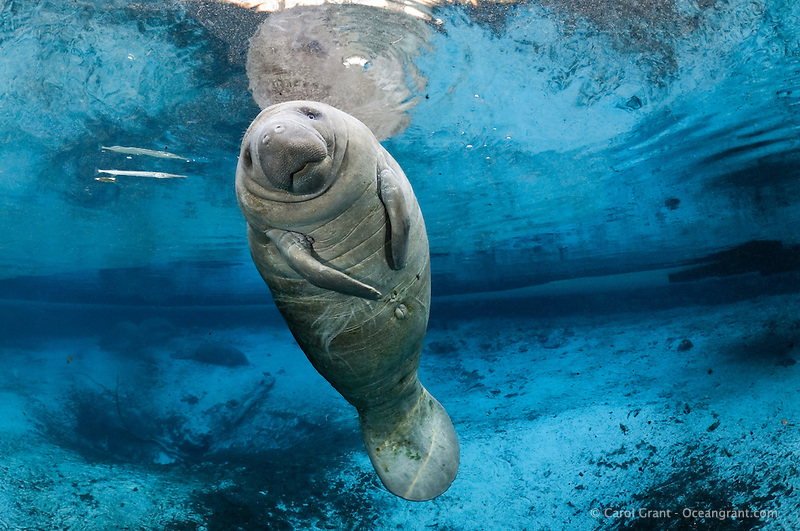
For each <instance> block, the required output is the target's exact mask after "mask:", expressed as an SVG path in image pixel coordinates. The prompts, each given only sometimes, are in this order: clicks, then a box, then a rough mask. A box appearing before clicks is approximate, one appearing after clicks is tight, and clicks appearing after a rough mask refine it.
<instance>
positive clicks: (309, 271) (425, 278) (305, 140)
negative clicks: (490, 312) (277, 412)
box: [236, 101, 459, 501]
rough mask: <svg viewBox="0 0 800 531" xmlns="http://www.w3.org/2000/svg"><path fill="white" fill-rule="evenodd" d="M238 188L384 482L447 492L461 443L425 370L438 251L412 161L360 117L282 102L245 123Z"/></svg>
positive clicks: (250, 224) (307, 337) (316, 355)
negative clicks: (423, 378) (409, 175)
mask: <svg viewBox="0 0 800 531" xmlns="http://www.w3.org/2000/svg"><path fill="white" fill-rule="evenodd" d="M236 195H237V198H238V201H239V206H240V208H241V210H242V213H243V214H244V217H245V220H246V221H247V236H248V241H249V245H250V252H251V255H252V258H253V262H254V263H255V265H256V268H257V269H258V271H259V273H260V274H261V277H262V278H263V279H264V281H265V282H266V284H267V286H269V289H270V291H271V293H272V296H273V298H274V300H275V304H276V305H277V307H278V309H279V310H280V312H281V314H282V315H283V318H284V319H285V321H286V323H287V324H288V326H289V329H290V330H291V332H292V335H293V336H294V338H295V340H296V341H297V343H298V344H299V345H300V348H301V349H302V350H303V351H304V352H305V354H306V356H307V357H308V359H309V361H311V363H312V365H313V366H314V368H316V369H317V371H319V373H320V374H321V375H322V376H323V377H325V379H326V380H328V382H330V383H331V385H333V387H334V388H335V389H336V390H337V391H338V392H339V393H340V394H341V395H342V396H344V398H345V399H346V400H347V401H348V402H349V403H350V404H352V405H353V406H354V407H355V408H356V410H357V411H358V417H359V424H360V427H361V433H362V436H363V439H364V444H365V445H366V448H367V452H368V454H369V457H370V460H371V461H372V464H373V466H374V467H375V470H376V472H377V473H378V476H379V477H380V479H381V481H382V482H383V484H384V485H385V486H386V488H387V489H388V490H389V491H390V492H392V493H393V494H396V495H397V496H400V497H402V498H405V499H407V500H413V501H425V500H430V499H432V498H434V497H436V496H438V495H439V494H441V493H443V492H444V491H445V490H447V488H448V487H449V486H450V484H451V483H452V482H453V480H454V479H455V476H456V473H457V471H458V464H459V445H458V438H457V436H456V433H455V430H454V429H453V423H452V422H451V420H450V417H449V416H448V415H447V412H446V411H445V410H444V408H443V407H442V406H441V404H439V402H437V401H436V399H434V398H433V397H432V396H431V395H430V393H428V391H427V390H426V389H425V388H424V387H423V386H422V384H421V383H420V381H419V379H418V377H417V369H418V366H419V357H420V351H421V348H422V342H423V338H424V336H425V331H426V328H427V324H428V314H429V308H430V278H431V277H430V255H429V251H428V237H427V233H426V231H425V224H424V221H423V219H422V213H421V211H420V208H419V205H418V203H417V199H416V197H415V196H414V192H413V190H412V189H411V185H410V184H409V182H408V179H406V176H405V174H404V173H403V170H402V169H401V168H400V166H399V165H398V164H397V162H396V161H395V160H394V159H393V158H392V157H391V155H389V153H388V152H387V151H386V150H385V149H384V148H383V147H382V146H381V145H380V144H379V143H378V141H377V140H376V138H375V136H374V135H373V134H372V133H371V132H370V130H369V129H368V128H367V127H366V126H365V125H364V124H363V123H361V122H360V121H358V120H357V119H356V118H354V117H352V116H350V115H349V114H347V113H345V112H343V111H341V110H339V109H336V108H334V107H331V106H329V105H326V104H323V103H317V102H311V101H293V102H286V103H280V104H277V105H273V106H271V107H267V108H266V109H264V110H263V111H262V112H261V113H260V114H259V115H258V116H257V117H256V118H255V120H254V121H253V123H252V124H251V125H250V127H249V128H248V129H247V132H246V133H245V135H244V139H243V141H242V146H241V152H240V156H239V164H238V167H237V168H236Z"/></svg>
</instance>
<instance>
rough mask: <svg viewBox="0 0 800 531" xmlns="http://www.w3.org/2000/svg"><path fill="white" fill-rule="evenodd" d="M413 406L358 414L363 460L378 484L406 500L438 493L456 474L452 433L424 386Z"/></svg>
mask: <svg viewBox="0 0 800 531" xmlns="http://www.w3.org/2000/svg"><path fill="white" fill-rule="evenodd" d="M420 389H421V393H420V394H419V399H418V401H416V403H415V405H414V406H413V407H411V408H410V409H409V410H408V411H406V412H403V413H399V414H397V415H388V416H385V415H380V416H374V417H378V418H379V419H380V420H378V421H377V422H371V421H370V418H371V417H373V416H371V415H369V412H365V413H366V414H361V415H360V417H359V419H360V421H361V434H362V435H363V437H364V444H365V445H366V447H367V452H368V453H369V458H370V460H371V461H372V465H373V466H374V467H375V471H376V472H377V473H378V476H379V477H380V478H381V481H382V482H383V484H384V486H385V487H386V488H387V489H388V490H389V491H390V492H391V493H392V494H395V495H397V496H400V497H401V498H405V499H406V500H410V501H427V500H430V499H433V498H435V497H436V496H438V495H440V494H442V493H443V492H444V491H446V490H447V489H448V487H450V484H451V483H452V482H453V480H454V479H455V478H456V474H457V473H458V463H459V447H458V437H457V436H456V432H455V429H453V423H452V421H451V420H450V417H449V416H448V415H447V412H446V411H445V410H444V408H443V407H442V405H441V404H439V402H437V401H436V399H435V398H433V397H432V396H431V395H430V393H428V391H426V390H425V388H424V387H422V386H420Z"/></svg>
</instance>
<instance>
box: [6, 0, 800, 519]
mask: <svg viewBox="0 0 800 531" xmlns="http://www.w3.org/2000/svg"><path fill="white" fill-rule="evenodd" d="M301 10H302V8H296V9H291V10H285V11H282V12H279V13H275V14H271V15H268V14H266V13H261V12H256V11H254V10H248V9H244V8H241V7H238V6H234V5H231V4H230V3H214V2H207V1H194V0H186V1H179V0H174V1H170V2H149V1H146V2H139V3H129V2H125V1H118V0H114V1H111V2H94V1H85V2H80V3H77V2H49V1H39V2H34V1H12V0H7V1H3V2H0V54H1V55H2V57H3V60H2V61H0V80H1V81H0V82H1V83H2V86H3V87H4V90H3V91H2V94H1V95H0V133H1V134H2V140H3V142H2V145H0V153H1V154H2V155H1V156H0V352H2V353H3V357H4V359H5V367H6V370H5V371H3V372H4V374H2V375H1V376H0V403H2V404H3V409H4V410H5V411H6V412H7V414H6V415H5V417H6V418H5V420H2V421H0V428H1V429H2V430H3V433H4V436H3V437H2V441H0V447H1V448H2V452H1V453H2V455H3V457H2V458H0V467H2V472H3V473H2V474H0V476H2V478H0V529H6V528H8V529H48V528H63V529H111V528H123V527H125V526H129V527H130V528H142V529H264V528H269V529H273V528H274V529H291V528H303V529H306V528H308V529H317V528H347V529H373V528H396V527H397V526H398V525H402V526H404V528H409V529H418V528H419V529H422V528H434V529H488V528H495V529H522V528H526V529H696V528H702V529H705V528H713V529H754V528H764V529H793V528H796V527H797V526H798V525H800V522H798V515H799V514H800V507H798V505H799V502H798V499H797V495H796V494H795V492H796V490H797V487H798V485H797V480H796V476H797V474H796V472H797V469H798V467H800V459H798V456H797V452H796V451H795V450H796V448H797V447H798V446H797V444H798V442H800V441H799V440H798V439H800V437H798V431H797V423H798V422H800V402H798V397H797V390H798V389H800V387H799V385H800V380H799V379H798V378H800V376H798V373H797V371H798V369H797V365H796V359H797V358H798V357H799V356H800V353H799V352H798V347H797V344H798V343H797V340H798V339H800V337H799V336H800V324H799V322H798V317H797V315H798V314H797V310H798V303H800V300H798V296H797V294H798V293H799V292H800V276H798V270H800V238H798V230H797V226H798V223H800V5H797V4H795V3H793V2H788V1H779V0H761V1H750V0H748V1H744V0H728V1H722V0H719V1H717V2H713V1H705V0H704V1H696V2H695V1H678V0H675V1H669V0H659V1H652V2H627V1H625V0H609V1H607V2H590V1H582V0H570V1H565V2H550V1H534V2H530V3H526V4H520V5H492V4H480V5H479V6H477V7H475V6H471V7H459V6H455V5H446V6H441V7H438V8H434V9H432V10H431V11H430V13H431V15H432V18H433V19H436V20H438V21H437V22H436V23H430V24H428V23H425V22H421V21H418V20H416V21H415V22H414V24H412V25H410V26H408V27H406V28H405V29H402V30H397V31H401V33H400V34H399V35H400V37H403V38H404V39H406V40H405V41H403V40H393V41H392V43H393V44H392V46H395V45H396V46H395V47H394V48H392V47H388V48H387V47H386V43H385V42H383V43H378V44H375V43H374V42H372V43H371V41H370V34H369V32H370V31H376V30H374V27H375V26H374V25H371V23H369V22H368V20H369V18H363V19H362V18H358V17H362V16H363V13H364V12H359V15H358V16H357V17H355V19H354V20H355V21H356V22H355V23H352V22H348V24H349V25H347V24H345V23H341V25H338V24H339V23H338V22H337V23H336V24H334V25H336V26H337V27H336V28H334V29H336V30H337V31H341V32H342V34H341V35H342V36H341V40H342V41H347V40H350V41H352V42H360V43H361V44H360V45H361V46H366V48H365V50H367V51H366V52H363V50H362V52H363V53H364V54H368V51H369V50H370V49H372V50H373V51H375V50H377V49H380V50H384V49H389V50H390V51H388V52H385V53H386V54H388V57H390V58H392V59H393V60H396V62H395V63H392V62H391V61H390V62H389V63H381V62H380V61H378V60H377V59H375V60H373V61H371V62H369V63H368V64H366V65H364V72H366V73H368V75H370V76H371V75H377V74H375V72H376V71H378V72H380V69H381V68H389V67H386V66H385V65H386V64H389V65H394V66H397V65H399V66H398V68H399V69H400V70H399V72H400V77H399V78H395V77H392V78H390V80H391V82H392V83H397V79H399V80H400V81H399V82H400V84H402V85H403V87H402V90H401V89H397V87H396V86H395V89H397V90H399V91H400V92H401V93H404V92H403V91H405V90H407V91H410V92H409V93H410V94H411V98H412V101H411V102H405V103H404V106H403V109H406V110H405V111H404V112H401V113H400V114H399V115H400V116H404V117H405V118H403V120H404V121H403V125H402V126H398V128H397V129H399V132H396V133H394V134H392V135H391V136H390V137H389V138H386V139H385V140H384V142H383V145H384V146H385V147H386V148H387V150H388V151H389V152H390V153H391V154H392V155H393V156H394V158H395V159H396V160H397V161H398V162H399V163H400V165H401V166H402V167H403V169H404V170H405V173H406V174H407V176H408V178H409V180H410V182H411V184H412V186H413V187H414V190H415V193H416V195H417V198H418V200H419V203H420V206H421V208H422V211H423V215H424V217H425V221H426V226H427V230H428V235H429V239H430V250H431V257H432V264H431V266H432V276H433V281H432V289H433V295H434V297H433V303H432V309H431V324H430V329H429V333H428V336H427V339H426V345H425V347H424V349H423V357H422V365H421V378H422V380H423V381H424V382H425V384H426V387H428V388H429V389H430V390H431V392H432V393H433V394H434V395H436V396H437V398H438V399H439V400H440V401H441V402H442V403H443V404H444V405H445V407H446V408H447V409H448V411H449V412H450V415H451V417H452V418H453V421H454V424H455V426H456V430H457V432H458V433H459V436H460V439H461V444H462V465H461V470H460V475H459V478H458V479H457V480H456V482H455V483H454V484H453V486H452V487H451V489H450V490H449V491H448V492H446V493H445V494H444V495H442V496H440V497H439V498H437V499H436V500H434V501H432V502H428V503H426V504H410V503H407V502H403V501H401V500H398V499H395V498H394V497H392V496H391V495H390V494H388V493H387V492H385V491H384V490H383V489H382V487H381V485H380V483H379V482H378V480H377V478H376V477H375V476H374V473H373V471H372V468H371V465H370V463H369V461H368V459H367V458H366V454H365V453H364V451H363V447H362V443H361V441H360V437H359V434H358V426H357V422H356V419H355V414H354V412H353V411H352V410H351V409H350V408H349V406H348V405H347V404H346V403H345V402H344V401H343V400H342V399H341V397H339V396H338V395H337V394H336V393H335V392H334V391H333V390H332V389H330V388H329V386H328V385H327V383H326V382H325V381H324V380H322V379H321V377H319V375H317V374H316V373H315V372H314V371H313V368H311V367H310V364H309V363H308V362H307V360H306V359H305V357H304V356H303V354H302V352H301V351H300V350H299V349H298V347H297V346H296V344H294V342H293V340H292V337H291V335H290V334H289V332H288V330H287V329H286V328H285V325H284V324H283V322H282V320H281V318H280V316H279V314H278V313H277V310H276V309H275V308H274V305H273V304H272V301H271V299H270V295H269V292H268V290H267V289H266V286H265V285H264V283H263V282H262V280H261V279H260V277H259V276H258V273H257V272H256V270H255V268H254V267H253V265H252V262H251V260H250V256H249V251H248V248H247V242H246V237H245V224H244V220H243V219H242V217H241V214H240V212H239V209H238V206H237V204H236V198H235V195H234V191H233V178H234V173H235V168H236V164H237V156H238V153H239V143H240V141H241V138H242V135H243V133H244V131H245V129H246V128H247V126H248V124H249V123H250V122H251V120H252V119H253V118H254V117H255V115H256V114H257V113H258V111H259V106H258V105H257V103H256V102H255V101H254V99H253V96H252V90H251V89H252V84H253V80H252V79H251V78H249V77H248V64H247V53H248V39H249V37H250V35H252V34H253V32H254V31H255V30H256V28H257V27H258V25H259V24H261V23H262V21H264V20H267V21H270V20H272V21H273V22H274V23H275V24H276V25H279V26H281V27H286V28H289V30H288V31H289V37H287V38H288V39H289V40H288V41H287V42H290V43H291V42H294V43H299V42H301V40H302V38H305V37H303V35H305V33H304V32H305V30H306V29H307V28H306V27H305V26H303V25H304V24H306V25H307V24H309V22H307V21H308V20H311V19H306V18H299V19H298V20H300V22H299V23H296V22H291V20H292V17H293V16H294V14H295V13H299V12H302V11H301ZM367 13H368V12H367ZM376 13H377V14H378V15H376V16H379V15H380V13H381V12H380V11H377V12H376ZM287 16H288V18H281V17H287ZM312 18H313V17H312ZM330 20H333V19H330ZM336 20H338V19H336ZM344 20H345V21H348V20H350V19H344ZM362 20H363V21H364V24H363V27H362V26H361V25H360V21H362ZM376 20H382V19H380V18H378V19H376ZM387 20H388V19H387ZM292 24H296V25H295V26H292ZM331 24H333V23H331ZM409 24H411V23H409ZM298 28H299V29H298ZM370 28H373V30H370ZM409 28H413V31H412V30H411V29H409ZM389 29H390V30H391V29H392V28H389ZM329 30H330V28H326V31H329ZM315 31H316V30H315ZM387 31H388V30H387ZM292 32H295V33H297V35H298V36H297V37H295V36H294V35H295V33H292ZM403 32H406V33H403ZM315 35H316V34H315ZM319 35H323V34H322V33H319ZM381 35H383V34H381ZM400 37H398V39H399V38H400ZM324 38H326V37H324V35H323V37H319V39H320V42H319V43H317V45H319V46H320V47H322V48H324V46H325V45H326V44H327V41H325V40H324ZM381 38H383V37H382V36H381ZM392 38H393V37H392ZM292 39H295V40H294V41H293V40H292ZM359 39H360V40H359ZM415 39H416V40H415ZM281 42H283V41H281ZM303 42H305V41H303ZM409 43H414V44H413V45H412V44H409ZM301 44H302V43H301ZM317 45H314V46H311V45H309V44H308V43H306V44H303V45H302V46H301V45H299V44H298V45H297V46H295V47H294V48H293V47H292V46H291V45H290V46H288V48H287V51H286V56H287V58H286V59H285V60H286V62H287V63H288V64H289V65H294V66H295V67H296V68H297V70H296V71H293V72H289V73H285V74H283V75H285V76H287V79H288V78H292V79H301V80H302V79H303V76H310V75H311V74H310V73H309V72H307V71H304V70H303V69H302V68H301V67H302V65H303V57H307V56H303V55H302V54H301V52H302V53H306V52H308V51H309V50H310V51H311V52H314V51H315V50H317V48H316V47H315V46H317ZM404 45H408V46H407V47H406V48H403V47H402V46H404ZM370 46H372V47H373V48H370ZM298 50H299V51H298ZM337 53H339V52H336V51H335V52H333V53H331V54H328V55H326V56H324V57H323V59H324V60H326V61H333V62H332V63H330V64H333V65H334V66H336V67H337V68H340V67H341V59H342V56H341V55H336V54H337ZM359 53H361V52H359ZM376 53H377V52H376ZM381 53H384V52H381ZM292 54H299V55H292ZM314 64H316V63H314ZM324 64H325V65H328V63H324ZM394 66H392V68H393V67H394ZM326 68H327V66H326ZM331 68H332V67H331ZM387 72H389V73H393V75H397V71H393V70H387ZM326 75H327V74H326ZM348 75H349V74H348ZM387 75H388V74H387ZM292 76H294V77H292ZM328 77H330V76H328ZM309 79H310V78H309ZM342 79H345V80H346V81H347V83H349V82H350V81H349V79H350V78H349V77H348V78H345V76H344V75H343V77H342ZM354 79H355V78H354ZM370 79H372V78H370ZM342 83H345V82H344V81H342ZM347 83H345V85H344V88H345V90H343V91H342V92H341V93H342V94H345V95H348V94H350V95H353V94H357V93H358V90H355V89H353V90H349V86H348V85H347ZM406 84H407V86H405V85H406ZM322 85H324V84H322ZM334 85H335V84H334ZM325 86H327V85H325ZM325 86H321V87H319V86H317V87H314V88H313V91H312V90H311V89H308V90H309V91H310V94H312V95H314V96H317V95H320V94H322V95H323V96H324V95H325V90H327V89H326V88H325ZM365 86H366V85H365ZM298 90H299V89H298ZM303 90H305V89H303ZM330 90H331V93H333V91H334V89H330ZM337 90H338V89H337ZM364 90H366V89H364ZM364 93H367V92H364ZM337 94H339V93H337ZM337 97H339V96H337ZM344 103H345V104H346V103H347V102H344ZM354 105H355V107H354V108H355V109H356V111H357V110H358V109H359V108H364V107H368V105H366V104H364V103H363V102H360V100H359V102H357V103H356V104H354ZM396 117H397V114H396V113H394V114H391V113H388V111H387V115H386V116H385V117H383V116H382V115H379V120H378V121H379V122H381V120H383V122H382V123H388V121H389V120H391V119H395V118H396ZM112 146H129V147H131V146H132V147H136V148H142V149H149V150H156V151H164V152H169V153H172V154H176V155H179V156H180V157H181V158H180V159H178V158H159V157H153V156H149V155H146V154H138V155H137V154H129V153H123V152H120V151H118V150H117V151H115V150H110V149H107V148H109V147H112ZM104 148H105V149H104ZM98 170H127V171H148V172H165V173H170V174H176V175H185V176H186V177H181V178H171V179H153V178H147V177H125V176H117V177H116V180H115V181H113V182H104V180H98V178H100V177H102V176H103V175H108V174H102V173H98ZM683 340H689V344H691V347H690V348H685V345H687V344H686V343H682V341H683ZM681 345H684V347H681ZM201 347H203V348H207V349H211V351H213V352H215V353H216V355H217V356H218V359H217V360H216V361H215V363H208V360H206V361H198V360H197V359H191V357H192V356H196V353H197V352H198V349H199V348H201ZM229 347H230V348H229ZM240 355H243V356H244V357H245V358H246V359H247V362H248V364H247V365H230V366H229V365H226V364H225V362H224V360H225V359H229V357H230V356H233V357H234V358H237V356H240ZM187 358H189V359H187ZM237 359H238V358H237ZM687 507H690V508H695V509H704V508H707V509H717V510H719V509H724V508H745V507H747V508H750V509H753V510H756V509H757V510H772V511H776V512H775V514H773V515H771V516H769V517H759V518H749V517H748V518H738V519H734V518H729V517H725V518H717V519H715V518H713V517H710V516H709V517H702V516H698V515H697V514H694V515H692V514H690V515H689V516H688V517H687V516H683V515H680V516H675V514H676V513H677V514H680V513H681V511H682V510H683V509H685V508H687ZM640 508H646V509H648V510H650V509H652V510H666V509H670V510H671V511H672V515H671V516H670V517H659V518H655V517H650V516H642V515H641V514H639V513H638V512H637V511H636V510H638V509H640ZM593 509H600V510H601V513H602V514H601V516H600V517H599V518H598V517H595V516H594V515H593V513H592V510H593ZM605 509H614V510H611V511H610V512H608V514H609V515H610V516H606V512H605ZM616 509H619V511H618V512H615V510H616ZM625 510H633V512H632V513H630V514H628V513H625ZM662 516H663V515H662Z"/></svg>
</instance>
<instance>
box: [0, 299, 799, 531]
mask: <svg viewBox="0 0 800 531" xmlns="http://www.w3.org/2000/svg"><path fill="white" fill-rule="evenodd" d="M109 321H110V322H113V316H110V318H109ZM157 324H158V323H157ZM137 326H138V328H137ZM147 326H150V328H146V327H145V325H144V324H141V323H140V324H135V325H130V324H129V326H127V327H122V328H119V327H118V328H114V327H113V326H110V327H108V328H107V329H105V330H102V331H100V332H99V333H98V336H97V337H80V338H70V339H64V340H60V341H58V340H48V341H46V342H41V343H37V342H36V341H33V342H32V343H31V344H30V345H26V346H19V345H17V346H14V347H3V351H2V359H3V365H4V369H3V371H2V372H0V408H1V410H2V411H3V414H2V416H1V417H0V434H1V436H0V478H1V479H0V530H3V529H70V530H78V529H98V530H101V529H102V530H105V529H148V530H149V529H153V530H156V529H158V530H200V529H208V530H217V529H220V530H222V529H225V530H233V529H271V530H273V529H453V530H473V529H474V530H483V529H509V530H511V529H513V530H518V529H530V530H533V529H758V528H761V529H800V499H799V498H798V487H799V486H800V474H798V468H800V430H799V429H798V425H800V365H798V364H797V363H796V360H797V359H798V358H800V346H798V345H800V343H798V341H799V340H800V297H798V296H796V295H794V296H779V297H769V298H766V297H765V298H762V299H758V300H753V301H748V302H742V303H737V304H733V305H728V306H713V307H710V306H708V307H689V308H681V309H672V310H669V311H661V312H657V313H650V314H641V313H636V314H616V315H605V316H593V317H589V318H587V317H580V318H578V317H569V318H558V319H509V318H503V319H499V318H498V319H481V320H471V321H462V320H456V319H454V320H443V319H438V320H436V321H434V322H433V323H432V327H431V329H430V330H429V333H428V336H427V340H426V346H425V349H424V352H423V358H422V362H421V368H420V379H421V380H422V382H423V384H424V385H425V386H426V387H427V388H428V390H429V391H430V392H431V393H432V394H433V395H434V396H435V397H436V398H438V399H439V401H440V402H441V403H442V404H443V405H444V406H445V408H446V409H447V410H448V412H449V413H450V416H451V417H452V419H453V422H454V424H455V426H456V431H457V432H458V434H459V437H460V444H461V452H462V454H461V467H460V471H459V476H458V478H457V479H456V481H455V482H454V483H453V485H452V487H451V488H450V490H448V491H447V492H446V493H445V494H443V495H442V496H440V497H438V498H436V499H435V500H433V501H431V502H426V503H413V502H406V501H404V500H401V499H399V498H396V497H394V496H393V495H391V494H389V493H388V492H387V491H385V490H384V489H383V488H382V486H381V485H380V482H379V480H378V479H377V476H376V475H375V474H374V472H373V470H372V467H371V465H370V463H369V460H368V458H367V456H366V453H365V452H364V450H363V447H362V443H361V440H360V434H359V432H358V425H357V419H356V415H355V412H354V410H353V409H352V408H351V407H350V406H349V405H348V404H347V403H346V402H345V401H344V400H343V399H342V398H341V397H340V396H339V395H338V394H336V392H335V391H333V389H332V388H331V387H330V386H329V385H328V384H327V382H325V381H324V380H323V379H322V378H321V377H320V376H319V375H318V374H317V373H316V372H315V371H314V370H313V368H312V367H311V366H310V364H309V363H308V362H307V360H306V359H305V357H304V356H303V354H302V352H301V351H300V350H299V348H298V347H297V346H296V345H295V343H294V342H293V339H292V338H291V336H290V335H289V332H288V330H286V329H285V328H283V327H275V328H270V327H260V328H250V327H248V328H227V329H221V330H216V329H213V328H207V329H199V328H192V329H181V330H175V329H171V328H169V323H166V322H163V323H160V324H159V326H160V327H161V328H158V326H156V327H155V328H153V325H152V323H150V324H149V325H147ZM143 327H144V328H143ZM156 329H158V330H160V331H161V332H159V333H161V334H162V336H163V337H162V338H161V339H158V337H159V335H158V333H156V332H154V330H156ZM125 334H128V336H130V337H123V336H125ZM142 334H150V335H151V336H154V337H156V340H153V341H144V340H140V341H138V342H137V335H142ZM209 338H212V339H213V341H215V342H218V344H221V343H224V344H230V345H233V346H235V347H236V348H238V349H239V350H240V351H241V352H242V353H244V354H245V355H246V356H247V358H248V359H249V361H250V364H249V365H239V366H230V367H228V366H219V365H212V364H209V363H204V362H200V361H197V360H194V359H184V358H185V357H186V355H187V354H186V353H187V352H191V351H192V349H193V345H195V344H198V343H201V342H204V341H208V340H209ZM223 354H224V353H222V354H221V355H223ZM730 511H736V513H735V514H731V512H730Z"/></svg>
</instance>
